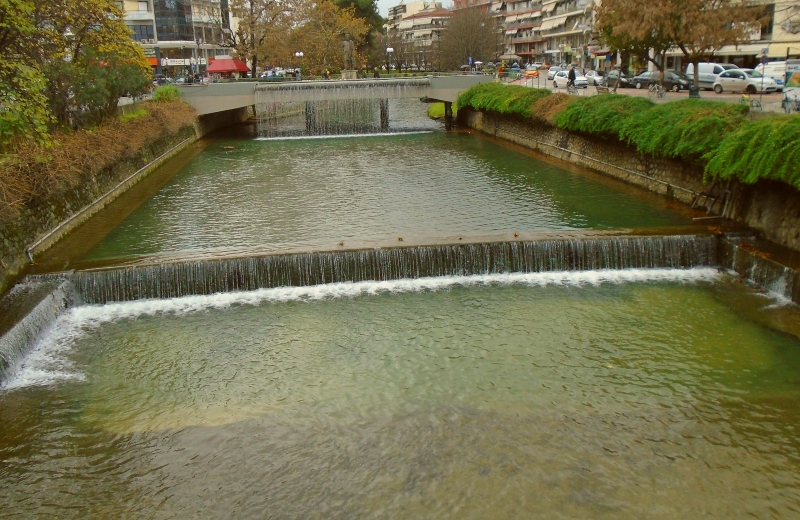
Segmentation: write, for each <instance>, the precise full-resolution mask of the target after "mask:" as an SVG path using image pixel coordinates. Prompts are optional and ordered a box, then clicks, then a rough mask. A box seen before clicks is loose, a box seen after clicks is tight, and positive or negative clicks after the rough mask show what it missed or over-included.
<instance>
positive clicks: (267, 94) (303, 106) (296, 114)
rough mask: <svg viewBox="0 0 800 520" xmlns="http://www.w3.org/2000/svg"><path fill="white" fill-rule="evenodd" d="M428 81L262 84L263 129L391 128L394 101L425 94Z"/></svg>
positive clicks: (334, 131)
mask: <svg viewBox="0 0 800 520" xmlns="http://www.w3.org/2000/svg"><path fill="white" fill-rule="evenodd" d="M428 86H429V80H428V78H414V79H403V80H358V81H326V82H313V83H312V82H306V83H303V82H296V83H280V84H268V85H257V86H256V88H255V99H256V105H255V111H256V116H257V118H258V133H259V135H261V136H264V137H274V136H287V135H343V134H367V133H378V132H388V131H389V130H390V108H389V107H390V100H402V99H420V98H422V97H424V96H425V95H426V93H427V91H428ZM415 129H416V128H408V127H406V128H403V130H415Z"/></svg>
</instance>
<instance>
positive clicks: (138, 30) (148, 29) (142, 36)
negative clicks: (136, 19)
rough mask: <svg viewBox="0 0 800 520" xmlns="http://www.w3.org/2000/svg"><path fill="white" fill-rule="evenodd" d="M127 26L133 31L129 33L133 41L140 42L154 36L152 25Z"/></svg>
mask: <svg viewBox="0 0 800 520" xmlns="http://www.w3.org/2000/svg"><path fill="white" fill-rule="evenodd" d="M128 28H129V29H130V30H131V31H133V34H131V38H132V39H133V41H137V42H140V41H142V40H149V39H151V38H153V37H154V36H153V26H152V25H129V26H128Z"/></svg>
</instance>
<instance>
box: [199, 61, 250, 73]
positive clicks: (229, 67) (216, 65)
mask: <svg viewBox="0 0 800 520" xmlns="http://www.w3.org/2000/svg"><path fill="white" fill-rule="evenodd" d="M206 72H208V73H209V74H213V73H219V72H250V67H248V66H247V65H245V64H244V62H242V60H240V59H239V58H230V57H225V58H215V59H214V61H213V62H212V63H211V65H209V66H208V68H207V69H206Z"/></svg>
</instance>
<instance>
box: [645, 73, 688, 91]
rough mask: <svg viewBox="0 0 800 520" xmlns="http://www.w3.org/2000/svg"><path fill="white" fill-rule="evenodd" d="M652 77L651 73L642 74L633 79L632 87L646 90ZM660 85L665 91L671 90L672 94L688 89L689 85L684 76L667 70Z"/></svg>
mask: <svg viewBox="0 0 800 520" xmlns="http://www.w3.org/2000/svg"><path fill="white" fill-rule="evenodd" d="M652 77H653V73H652V72H649V71H647V72H642V73H641V74H639V75H638V76H635V77H634V78H633V86H634V87H636V88H647V87H648V86H649V85H650V81H651V78H652ZM661 84H662V85H663V86H664V88H665V89H667V90H671V91H673V92H680V91H681V90H686V89H688V88H689V85H690V84H691V83H690V82H689V79H688V78H687V77H686V75H685V74H683V73H676V72H673V71H671V70H668V71H666V72H665V73H664V76H663V79H662V81H661Z"/></svg>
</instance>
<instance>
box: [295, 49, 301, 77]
mask: <svg viewBox="0 0 800 520" xmlns="http://www.w3.org/2000/svg"><path fill="white" fill-rule="evenodd" d="M294 57H295V58H297V59H299V60H300V67H299V69H298V70H297V81H302V80H303V51H297V52H295V53H294Z"/></svg>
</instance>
